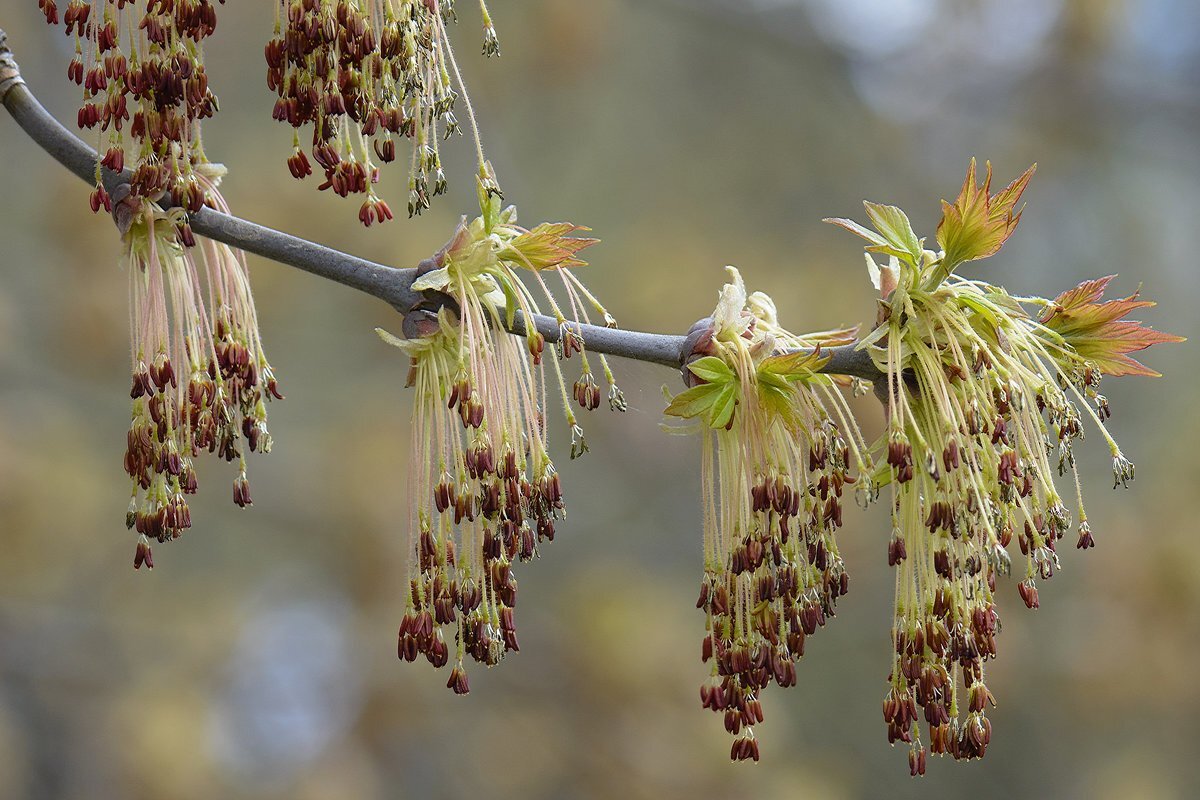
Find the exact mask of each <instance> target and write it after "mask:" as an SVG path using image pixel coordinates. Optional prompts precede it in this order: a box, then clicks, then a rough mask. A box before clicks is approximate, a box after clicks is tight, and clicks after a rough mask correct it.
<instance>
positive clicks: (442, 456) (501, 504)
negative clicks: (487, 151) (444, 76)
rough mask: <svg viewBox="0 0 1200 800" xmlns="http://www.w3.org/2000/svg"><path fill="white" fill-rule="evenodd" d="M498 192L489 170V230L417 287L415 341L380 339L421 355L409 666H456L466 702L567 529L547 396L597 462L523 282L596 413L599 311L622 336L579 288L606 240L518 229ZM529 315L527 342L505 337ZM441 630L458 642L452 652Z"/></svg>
mask: <svg viewBox="0 0 1200 800" xmlns="http://www.w3.org/2000/svg"><path fill="white" fill-rule="evenodd" d="M489 185H491V186H494V180H492V179H491V178H490V168H486V169H485V170H484V172H483V173H481V176H480V180H479V202H480V207H481V209H482V212H483V213H482V214H481V216H480V217H478V218H477V219H475V220H474V221H472V222H470V223H469V224H468V223H467V222H466V220H465V219H464V220H463V222H462V223H461V224H460V226H459V228H458V230H457V231H456V232H455V234H454V236H453V238H452V239H451V240H450V242H448V243H447V244H446V246H445V247H444V248H442V250H441V251H440V252H438V253H437V255H435V256H434V257H433V258H431V259H427V260H426V261H425V262H423V263H422V264H421V266H420V267H419V268H418V273H419V277H418V279H417V280H416V282H415V283H414V284H413V288H414V289H415V290H417V291H421V292H424V293H425V294H426V296H427V297H429V298H431V299H429V300H427V301H424V302H422V303H419V304H418V305H417V306H416V307H414V308H413V309H411V310H410V311H409V312H408V313H407V314H406V315H405V319H404V331H403V332H404V337H405V338H403V339H400V338H396V337H394V336H392V335H391V334H388V333H386V332H384V331H379V333H380V336H382V337H383V338H384V339H385V341H387V342H389V343H391V344H393V345H395V346H396V347H399V348H400V349H402V350H403V351H404V352H405V353H407V354H408V355H409V357H410V359H411V368H410V371H409V381H408V383H409V386H411V387H413V389H414V395H415V396H414V408H413V418H412V419H413V445H412V447H413V450H412V457H411V459H410V461H409V464H410V472H409V496H410V498H411V503H412V512H411V519H410V526H411V527H410V530H411V539H410V545H409V558H410V564H409V591H408V593H407V597H406V598H405V600H406V612H405V616H404V619H403V621H402V623H401V625H400V631H399V646H398V655H399V657H400V658H401V659H403V660H405V661H414V660H416V658H417V657H418V656H419V655H424V656H425V658H426V659H427V660H428V661H429V662H430V663H431V664H433V665H434V666H435V667H442V666H445V665H446V664H447V663H450V662H451V661H452V662H453V668H452V670H451V674H450V678H449V681H448V682H447V687H448V688H450V689H452V690H453V691H454V692H455V693H458V694H465V693H466V692H467V691H468V690H469V683H468V680H467V674H466V670H465V668H464V666H463V662H464V659H465V658H466V657H467V656H468V655H469V656H470V657H471V658H472V659H474V660H475V661H478V662H480V663H483V664H486V665H488V666H494V665H495V664H497V663H499V661H500V660H501V659H502V658H503V657H504V655H505V653H507V652H509V651H516V650H519V649H520V647H519V644H518V641H517V631H516V626H515V618H514V608H515V606H516V599H517V581H516V578H515V577H514V576H513V565H514V564H515V563H516V562H518V561H530V560H532V559H533V558H535V557H537V556H538V554H539V550H540V546H541V544H542V543H544V542H549V541H553V539H554V536H555V532H556V524H557V523H558V522H559V521H561V520H562V519H563V518H564V517H565V515H566V508H565V505H564V502H563V490H562V485H561V482H560V479H559V475H558V472H557V470H556V469H555V466H554V463H553V462H552V460H551V458H550V455H549V443H548V438H547V430H546V423H545V413H544V411H545V408H546V401H547V396H548V395H550V396H557V397H558V398H559V400H560V401H561V402H562V405H563V408H564V411H565V415H566V418H567V424H568V426H569V427H570V429H571V436H572V443H571V455H572V457H575V456H578V455H582V454H583V453H584V452H586V450H587V445H586V442H585V440H584V438H583V431H582V428H580V426H579V422H578V420H577V418H576V416H575V412H574V411H573V410H572V407H571V403H570V397H569V396H568V391H567V385H566V380H565V379H564V377H563V374H562V369H561V366H560V364H559V359H558V358H551V359H549V362H550V364H551V365H552V368H553V373H554V375H553V379H552V380H550V381H548V380H547V377H546V375H545V359H544V357H543V356H544V352H545V345H546V336H545V335H544V334H543V333H541V332H540V331H538V330H537V328H536V327H535V326H533V325H531V324H528V323H529V321H530V320H532V319H533V316H534V315H535V314H538V313H540V312H539V308H538V305H537V303H536V301H535V298H534V295H533V294H532V293H531V292H530V291H529V289H527V288H526V287H525V285H524V284H523V283H522V282H521V281H520V279H519V278H518V274H517V273H518V271H519V270H528V271H530V272H531V273H532V275H533V276H534V280H535V281H536V283H537V284H538V285H539V287H540V288H541V289H542V290H543V294H544V295H545V297H546V299H547V301H548V302H549V304H550V306H551V309H552V312H553V314H554V317H555V319H556V321H557V323H558V326H557V329H556V330H554V334H556V338H557V340H558V355H559V356H560V357H561V358H562V359H567V358H571V357H572V356H573V355H575V354H578V356H579V360H580V362H581V369H582V375H581V377H580V379H579V380H578V381H577V382H576V383H575V385H574V389H573V392H572V394H573V395H574V399H575V400H576V402H577V403H578V404H579V405H580V406H582V407H584V408H588V409H592V408H595V407H596V406H597V405H598V404H599V392H600V390H599V389H598V387H597V386H596V383H595V378H594V376H593V374H592V371H591V366H590V364H589V359H588V355H587V353H586V352H585V348H584V345H583V338H582V336H581V333H580V328H579V324H580V321H581V320H582V321H583V322H586V321H587V319H588V312H587V308H588V307H589V306H590V307H591V308H592V310H593V312H595V313H598V314H600V315H601V317H602V318H603V319H604V320H605V322H606V323H609V324H612V318H611V316H609V315H608V313H607V311H605V310H604V308H603V306H601V305H600V304H599V302H598V301H597V300H596V299H595V297H594V296H593V295H592V294H591V293H590V292H588V291H587V290H586V289H585V288H584V287H583V284H582V283H580V282H579V279H578V278H577V277H575V275H574V274H573V269H574V268H576V267H580V266H583V265H584V262H583V261H581V260H580V259H578V258H577V255H578V253H579V251H580V250H582V249H583V248H585V247H588V246H590V245H592V244H594V243H595V241H596V240H595V239H588V238H579V237H574V236H572V235H571V234H573V233H576V232H579V231H582V230H586V229H583V228H579V227H578V226H575V225H571V224H569V223H561V224H544V225H539V226H537V227H536V228H534V229H533V230H526V229H525V228H521V227H519V226H518V225H517V224H516V210H515V209H513V208H511V207H510V208H507V209H503V210H501V208H500V204H499V196H498V194H497V193H496V192H494V191H489V188H488V187H489ZM547 273H550V274H557V275H558V276H559V277H560V278H561V281H562V285H563V288H564V292H565V294H566V296H567V298H568V301H569V308H570V309H571V312H572V317H571V319H570V320H568V318H567V317H566V316H565V315H564V314H563V313H562V311H561V310H560V308H559V306H558V304H557V302H556V301H555V300H554V298H553V296H552V295H551V294H550V292H549V288H548V286H547V284H546V282H545V278H544V277H543V275H544V274H547ZM518 314H520V315H521V319H522V321H523V323H525V324H524V333H523V334H520V335H518V334H510V333H508V332H506V331H507V330H511V329H513V328H514V325H515V323H516V320H517V315H518ZM598 361H599V364H600V367H601V370H602V372H603V374H604V375H605V377H606V378H607V379H608V381H609V393H608V394H609V403H610V406H611V407H612V408H613V409H615V410H624V407H625V404H624V398H623V397H622V395H621V392H620V390H619V389H618V388H617V387H616V384H615V383H614V382H613V377H612V372H611V370H610V369H609V366H608V362H607V361H606V360H605V359H604V357H603V356H601V357H600V358H599V359H598ZM444 629H448V630H449V631H452V635H453V641H452V642H448V641H447V637H446V635H445V634H444V633H443V630H444Z"/></svg>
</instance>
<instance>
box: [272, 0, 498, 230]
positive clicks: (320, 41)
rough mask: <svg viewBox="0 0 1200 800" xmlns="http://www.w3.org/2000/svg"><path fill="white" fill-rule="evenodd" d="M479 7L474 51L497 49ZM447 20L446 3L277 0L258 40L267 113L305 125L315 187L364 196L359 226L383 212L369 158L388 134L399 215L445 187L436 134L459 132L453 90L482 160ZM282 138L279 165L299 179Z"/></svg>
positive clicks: (303, 157)
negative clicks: (403, 181) (399, 171)
mask: <svg viewBox="0 0 1200 800" xmlns="http://www.w3.org/2000/svg"><path fill="white" fill-rule="evenodd" d="M479 6H480V11H481V13H482V16H483V28H484V46H483V51H484V53H485V54H487V55H495V54H498V53H499V52H500V45H499V41H498V39H497V38H496V30H495V28H494V27H493V26H492V21H491V16H490V15H489V14H488V10H487V6H486V5H485V4H484V2H483V0H480V3H479ZM455 19H456V17H455V12H454V3H453V0H337V2H333V0H278V6H277V9H276V22H275V36H274V38H272V39H271V41H270V42H268V43H267V47H266V59H267V85H268V87H270V88H271V89H272V90H273V91H275V92H276V93H277V94H278V95H279V100H278V101H277V102H276V104H275V110H274V117H275V119H277V120H281V121H284V122H287V123H288V124H289V125H291V126H292V127H294V128H296V129H299V128H302V127H305V126H312V147H311V151H310V152H311V153H312V157H313V160H314V161H316V162H317V166H318V167H320V168H321V169H322V170H323V171H324V173H325V180H324V182H323V183H322V184H321V185H320V187H319V188H321V189H333V191H334V192H335V193H337V194H338V195H340V196H342V197H347V196H349V195H351V194H360V195H365V196H366V199H365V200H364V201H363V204H362V206H361V208H360V209H359V220H360V221H361V222H362V223H363V224H364V225H368V226H369V225H371V224H372V223H373V222H376V221H378V222H384V221H385V220H389V219H391V218H392V212H391V209H390V208H389V207H388V205H387V203H386V202H384V201H383V200H381V199H380V198H379V197H378V196H377V195H376V194H375V189H374V184H375V183H377V182H378V180H379V168H378V166H377V165H376V163H375V160H376V159H378V160H379V162H381V163H388V162H391V161H393V160H395V158H396V139H398V138H408V139H411V140H412V153H411V157H410V172H409V179H408V189H409V198H408V215H409V216H410V217H411V216H413V215H414V214H420V213H421V211H422V210H424V209H426V208H428V207H429V201H430V198H431V197H433V196H436V195H439V194H442V193H443V192H445V191H446V176H445V173H444V171H443V169H442V160H441V155H440V153H439V139H442V138H447V137H449V136H450V135H451V134H453V133H455V132H459V133H461V131H460V130H459V122H458V120H457V119H456V118H455V116H454V104H455V101H456V99H457V98H458V97H459V93H460V92H461V94H462V97H463V100H464V103H465V105H466V110H467V115H468V117H469V119H470V122H471V124H472V133H473V135H474V138H475V140H476V141H475V144H476V149H477V150H478V151H479V153H478V154H479V160H480V161H481V162H482V161H483V156H482V150H481V149H480V145H479V134H478V131H476V130H474V122H475V121H474V116H473V113H472V111H471V104H470V99H469V98H467V96H466V87H465V86H464V85H463V82H462V76H461V74H460V73H459V70H458V64H457V63H456V62H455V60H454V52H453V50H452V49H451V46H450V40H449V36H448V34H447V28H446V26H447V23H449V22H451V21H454V20H455ZM452 75H453V77H452ZM456 86H457V87H458V90H457V91H456V89H455V87H456ZM292 141H293V144H292V154H291V156H290V157H289V158H288V169H289V170H290V171H291V173H292V175H293V176H295V177H296V178H300V179H302V178H304V177H306V176H308V175H310V174H312V164H311V163H310V162H309V160H308V155H307V154H306V152H305V150H304V148H302V147H301V144H300V138H299V134H298V133H296V134H294V135H293V138H292Z"/></svg>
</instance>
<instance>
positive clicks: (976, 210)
mask: <svg viewBox="0 0 1200 800" xmlns="http://www.w3.org/2000/svg"><path fill="white" fill-rule="evenodd" d="M1032 174H1033V168H1030V169H1029V170H1028V171H1027V172H1025V173H1024V174H1023V175H1021V177H1019V178H1018V179H1017V180H1015V181H1014V182H1013V183H1011V184H1010V185H1008V186H1007V187H1005V188H1004V189H1002V190H1000V191H999V192H997V193H995V194H990V181H991V168H990V165H989V167H988V171H987V176H986V177H985V179H984V181H983V185H982V186H979V185H977V183H976V174H975V164H974V162H973V161H972V164H971V168H970V170H969V171H968V173H967V177H966V181H965V183H964V184H963V187H962V191H961V193H960V194H959V196H958V197H957V198H956V200H955V202H954V203H953V204H950V203H945V202H943V219H942V221H941V223H940V225H939V226H938V230H937V241H938V244H939V245H940V247H941V249H940V251H938V252H932V251H930V250H926V249H924V247H923V244H924V240H920V239H918V238H917V236H916V234H914V233H913V232H912V228H911V227H910V225H909V222H908V219H907V217H905V215H904V213H903V212H902V211H900V209H898V208H895V207H893V206H883V205H877V204H873V203H867V204H866V210H867V214H868V216H869V217H870V219H871V222H872V223H873V225H874V228H875V230H870V229H867V228H865V227H862V226H860V225H858V224H856V223H853V222H850V221H848V220H831V221H833V222H835V223H837V224H839V225H842V226H843V227H846V228H847V229H849V230H851V231H853V232H854V233H856V234H858V235H860V236H862V237H863V238H865V239H866V240H867V241H868V242H870V245H869V246H868V248H867V249H868V251H869V252H870V253H877V254H882V255H883V256H885V257H886V258H887V260H888V263H887V265H886V266H879V265H877V264H876V263H875V261H874V259H873V258H872V257H871V255H870V254H868V256H867V262H868V268H869V270H870V271H871V274H872V278H873V280H874V282H875V285H876V287H877V288H878V289H880V293H881V295H882V300H881V302H880V308H881V312H880V321H879V325H878V327H876V329H875V330H874V331H873V332H872V333H871V334H870V335H869V336H867V337H866V338H865V339H864V340H863V342H862V344H861V345H860V346H862V347H866V348H869V352H870V353H871V356H872V358H873V359H874V361H875V363H876V364H877V366H878V367H879V368H880V370H882V371H883V372H885V373H886V405H887V412H888V427H887V436H886V449H887V465H886V466H884V467H882V468H881V470H880V471H879V472H878V473H877V474H876V476H875V477H876V481H877V482H878V483H880V484H883V483H890V484H891V487H892V534H891V538H890V540H889V544H888V561H889V563H890V564H891V565H892V566H894V567H896V568H897V570H898V572H899V575H898V580H897V584H896V587H897V588H896V609H895V620H894V625H893V644H894V645H895V652H894V655H893V664H892V671H891V675H890V676H889V688H888V692H887V695H886V697H885V699H884V703H883V715H884V719H885V721H886V723H887V728H888V740H889V741H890V742H893V743H894V742H897V741H901V742H905V743H908V744H909V745H910V753H909V762H910V768H911V771H912V774H913V775H918V774H923V773H924V771H925V763H926V753H927V749H926V744H925V741H924V740H923V738H922V735H921V730H920V720H921V718H922V717H923V718H924V721H925V722H926V724H927V732H928V734H927V735H928V752H932V753H935V754H947V753H948V754H950V755H952V756H953V757H954V758H956V759H969V758H976V757H981V756H983V754H984V752H985V751H986V749H987V747H988V743H989V742H990V740H991V722H990V721H989V720H988V719H987V716H986V709H987V707H988V706H989V705H993V704H994V699H993V697H992V693H991V691H990V690H989V689H988V687H987V685H986V683H985V676H984V662H985V661H987V660H988V659H990V658H994V657H995V655H996V635H997V634H998V633H999V630H1000V620H999V615H998V613H997V610H996V606H995V597H994V594H995V591H996V579H997V576H998V575H1003V574H1007V573H1009V572H1010V571H1011V568H1012V567H1011V563H1010V557H1009V554H1008V552H1007V550H1006V548H1007V547H1008V545H1009V543H1010V541H1011V540H1012V539H1013V538H1014V537H1015V538H1016V539H1017V542H1018V544H1019V546H1020V551H1021V554H1022V556H1023V557H1024V564H1023V566H1022V567H1020V568H1019V572H1020V581H1019V583H1018V585H1017V588H1018V590H1019V593H1020V596H1021V598H1022V600H1023V601H1024V602H1025V605H1027V606H1028V607H1029V608H1037V606H1038V591H1037V586H1036V580H1037V579H1039V578H1040V579H1047V578H1049V577H1051V576H1052V575H1053V574H1054V573H1055V571H1057V570H1058V569H1059V556H1058V552H1057V549H1058V547H1057V545H1058V542H1059V541H1060V540H1061V539H1062V538H1063V537H1065V536H1066V535H1067V533H1068V532H1069V531H1070V529H1071V527H1072V524H1073V523H1072V513H1071V511H1070V510H1069V509H1068V507H1067V505H1066V504H1065V503H1064V501H1063V498H1062V496H1061V494H1060V492H1059V490H1058V488H1057V487H1056V485H1055V482H1054V476H1055V472H1057V473H1058V474H1059V475H1064V474H1066V473H1067V472H1070V473H1071V475H1072V479H1073V480H1072V484H1073V489H1074V493H1075V506H1076V509H1077V512H1078V516H1077V524H1078V529H1077V533H1078V537H1077V540H1076V545H1077V546H1078V547H1079V548H1088V547H1091V546H1093V539H1092V533H1091V528H1090V526H1089V524H1088V521H1087V516H1086V513H1085V512H1084V509H1083V505H1082V500H1081V497H1080V485H1079V477H1078V474H1077V473H1076V471H1075V458H1074V454H1073V451H1072V444H1073V442H1074V441H1075V440H1076V439H1077V438H1080V437H1081V436H1082V435H1083V420H1084V418H1085V417H1086V418H1090V420H1091V422H1092V423H1094V424H1095V426H1096V427H1097V428H1098V429H1099V431H1100V433H1101V435H1102V436H1103V437H1104V439H1105V441H1106V442H1107V443H1108V445H1109V447H1110V449H1111V453H1112V458H1113V471H1114V476H1115V481H1116V483H1118V484H1124V483H1126V482H1127V481H1128V480H1130V479H1132V478H1133V465H1132V464H1131V463H1130V462H1129V461H1128V460H1127V459H1126V458H1125V456H1124V455H1123V454H1122V452H1121V450H1120V448H1119V447H1118V446H1117V444H1116V442H1115V441H1114V440H1113V439H1112V437H1111V436H1110V435H1109V433H1108V431H1107V430H1106V429H1105V427H1104V423H1103V419H1104V418H1107V416H1108V414H1109V410H1108V403H1107V401H1106V400H1105V399H1104V397H1103V395H1101V394H1099V393H1098V385H1099V381H1100V376H1101V374H1102V373H1104V372H1109V373H1113V374H1131V373H1140V374H1153V373H1151V372H1150V371H1149V370H1146V369H1145V368H1144V367H1141V365H1140V364H1137V362H1134V361H1133V360H1132V359H1130V358H1129V357H1128V356H1127V355H1125V354H1126V353H1128V352H1132V351H1135V350H1140V349H1142V348H1144V347H1147V346H1149V345H1151V344H1154V343H1157V342H1166V341H1179V339H1178V338H1177V337H1172V336H1168V335H1165V334H1160V333H1157V332H1154V331H1150V330H1148V329H1146V328H1143V327H1141V326H1140V325H1139V324H1138V323H1135V322H1128V321H1122V320H1120V317H1123V316H1124V315H1125V314H1126V313H1128V312H1129V311H1130V310H1132V309H1135V308H1138V307H1143V306H1146V305H1150V304H1149V303H1146V302H1144V301H1138V300H1136V296H1135V297H1133V298H1127V299H1125V300H1120V301H1112V302H1109V303H1098V302H1097V301H1098V300H1099V297H1100V295H1101V293H1102V292H1103V290H1104V287H1105V286H1106V285H1107V284H1108V281H1109V279H1108V278H1105V279H1102V280H1099V281H1089V282H1088V283H1085V284H1083V285H1082V286H1080V287H1079V288H1078V289H1075V290H1072V291H1069V292H1066V293H1064V294H1063V295H1060V296H1059V298H1058V299H1057V300H1055V301H1049V300H1044V299H1041V298H1036V297H1013V296H1011V295H1009V294H1008V292H1006V291H1005V290H1004V289H1003V288H1001V287H998V286H993V285H991V284H988V283H986V282H983V281H979V280H969V279H966V278H962V277H959V276H957V275H955V274H954V270H955V268H956V267H958V266H959V265H961V264H963V263H965V262H968V261H972V260H976V259H980V258H985V257H987V256H990V255H993V254H994V253H996V252H997V251H998V250H999V249H1000V247H1001V246H1002V245H1003V244H1004V242H1005V241H1006V240H1007V238H1008V237H1009V236H1010V235H1011V234H1012V232H1013V230H1014V229H1015V228H1016V225H1017V223H1018V221H1019V220H1020V211H1019V210H1018V209H1017V203H1018V202H1019V200H1020V197H1021V194H1022V193H1023V191H1024V190H1025V187H1026V185H1027V183H1028V181H1029V178H1030V177H1031V175H1032ZM1029 306H1032V307H1035V308H1039V309H1041V312H1042V313H1041V316H1040V318H1038V317H1035V316H1033V315H1031V314H1030V313H1029V312H1027V311H1026V307H1029ZM882 388H883V387H881V390H882ZM881 394H882V391H881Z"/></svg>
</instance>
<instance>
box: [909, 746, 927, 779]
mask: <svg viewBox="0 0 1200 800" xmlns="http://www.w3.org/2000/svg"><path fill="white" fill-rule="evenodd" d="M908 772H909V775H911V776H912V777H914V778H916V777H917V776H920V775H924V774H925V748H924V747H920V748H914V749H912V750H909V751H908Z"/></svg>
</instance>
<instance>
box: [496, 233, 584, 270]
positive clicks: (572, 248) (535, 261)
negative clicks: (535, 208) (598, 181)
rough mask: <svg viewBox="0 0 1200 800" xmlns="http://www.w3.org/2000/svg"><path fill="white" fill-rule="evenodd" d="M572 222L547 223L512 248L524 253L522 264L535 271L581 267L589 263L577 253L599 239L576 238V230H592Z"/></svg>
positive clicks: (526, 234) (511, 245)
mask: <svg viewBox="0 0 1200 800" xmlns="http://www.w3.org/2000/svg"><path fill="white" fill-rule="evenodd" d="M589 230H591V229H590V228H585V227H583V226H581V225H573V224H572V223H570V222H543V223H542V224H541V225H538V226H537V227H536V228H534V229H533V230H531V231H528V232H526V233H523V234H521V235H520V236H518V237H517V238H516V239H513V240H512V242H511V243H510V244H509V246H510V247H511V248H512V249H514V250H516V251H517V252H519V253H520V254H521V257H520V259H518V263H520V264H521V266H523V267H527V268H529V269H533V270H543V269H551V268H554V267H581V266H583V265H584V264H586V263H587V262H586V261H583V260H581V259H579V258H576V257H575V256H576V254H577V253H579V251H580V250H583V249H584V248H585V247H590V246H591V245H594V244H596V243H597V242H599V241H600V240H599V239H589V238H583V237H574V236H571V235H570V234H572V233H574V232H576V231H589Z"/></svg>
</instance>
